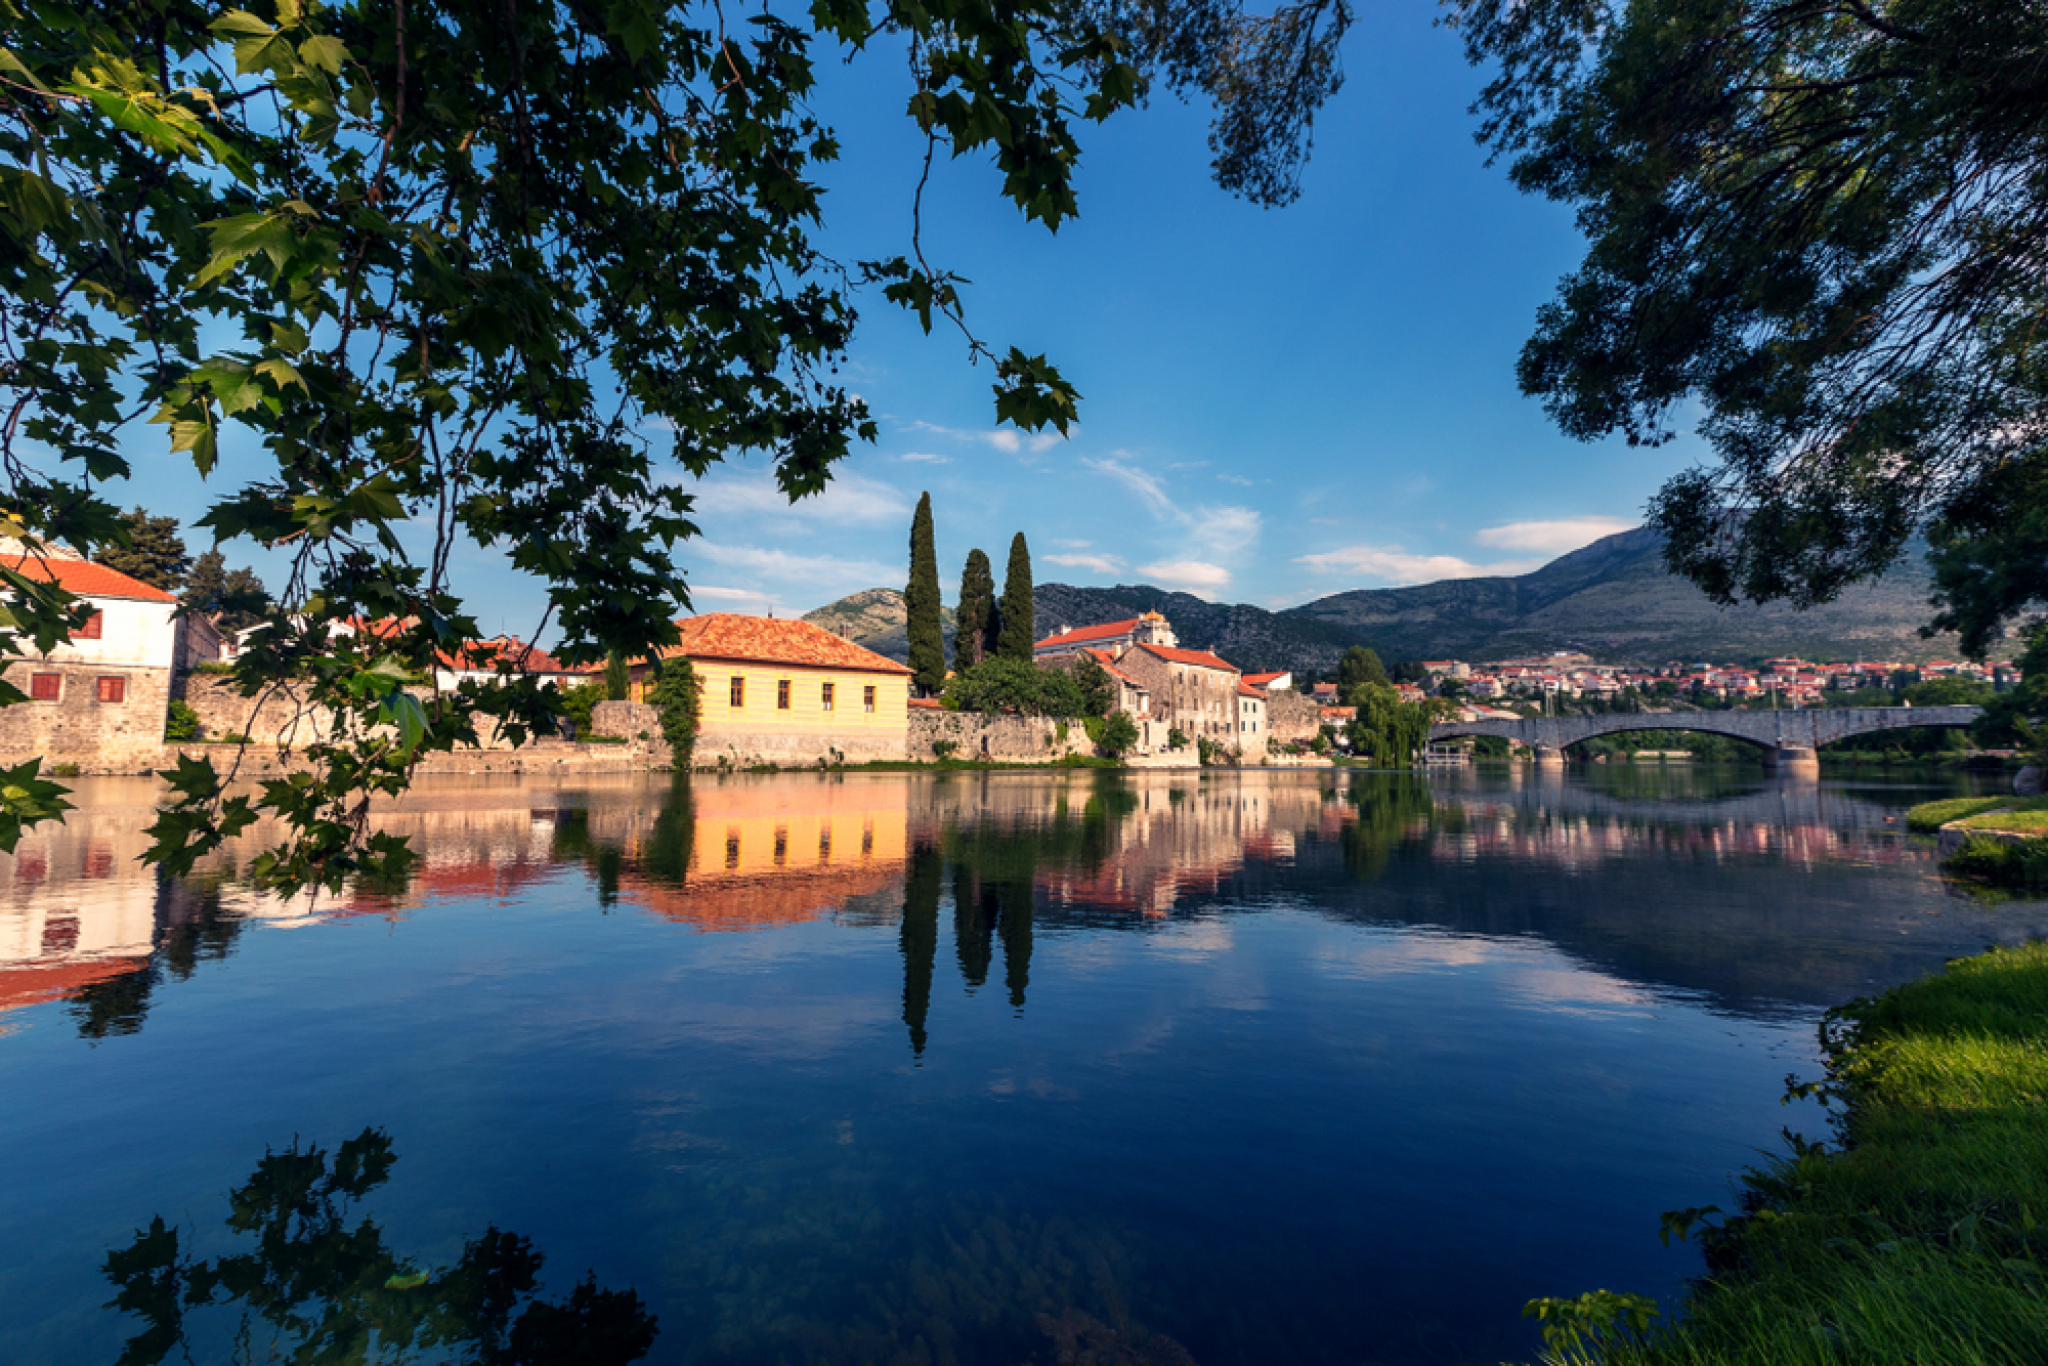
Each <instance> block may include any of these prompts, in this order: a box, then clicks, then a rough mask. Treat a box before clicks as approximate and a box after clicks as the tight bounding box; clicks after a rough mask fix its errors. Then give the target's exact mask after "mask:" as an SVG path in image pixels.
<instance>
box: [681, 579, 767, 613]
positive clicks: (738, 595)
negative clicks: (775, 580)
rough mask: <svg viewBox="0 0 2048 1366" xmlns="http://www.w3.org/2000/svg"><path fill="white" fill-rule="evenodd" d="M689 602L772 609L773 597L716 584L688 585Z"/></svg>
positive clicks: (754, 591)
mask: <svg viewBox="0 0 2048 1366" xmlns="http://www.w3.org/2000/svg"><path fill="white" fill-rule="evenodd" d="M690 601H691V602H693V603H694V602H726V603H731V604H732V605H733V606H735V607H756V608H759V607H773V606H774V605H775V595H774V594H773V593H764V592H762V591H761V590H760V589H758V588H721V587H719V586H718V585H716V584H709V583H693V584H691V585H690Z"/></svg>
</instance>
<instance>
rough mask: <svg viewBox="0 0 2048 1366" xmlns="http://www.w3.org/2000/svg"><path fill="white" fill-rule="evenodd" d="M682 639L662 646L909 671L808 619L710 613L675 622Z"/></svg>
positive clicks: (695, 653) (689, 653)
mask: <svg viewBox="0 0 2048 1366" xmlns="http://www.w3.org/2000/svg"><path fill="white" fill-rule="evenodd" d="M676 626H677V628H678V629H679V630H681V631H682V633H683V643H682V644H680V645H671V646H668V647H667V648H665V649H663V650H662V652H661V653H662V656H663V657H664V658H667V657H669V656H672V655H683V656H686V657H687V658H690V659H729V660H735V661H739V662H743V663H762V664H796V665H801V666H804V667H807V668H813V669H852V670H856V671H858V672H861V673H875V674H907V673H909V672H910V670H909V669H906V668H904V667H903V666H902V665H901V664H898V663H897V662H896V661H895V660H893V659H889V658H887V657H885V656H883V655H878V654H876V653H875V652H874V651H873V650H867V649H863V648H861V647H860V646H858V645H856V644H854V643H853V642H852V641H850V640H846V639H843V638H842V637H839V636H835V635H833V634H832V633H831V632H830V631H827V630H826V629H824V628H823V627H822V626H813V625H812V624H811V623H810V622H808V621H795V620H785V619H782V618H777V617H743V616H740V615H738V614H737V613H733V612H707V613H705V614H704V615H703V616H700V617H689V618H687V619H685V620H683V621H679V622H677V623H676Z"/></svg>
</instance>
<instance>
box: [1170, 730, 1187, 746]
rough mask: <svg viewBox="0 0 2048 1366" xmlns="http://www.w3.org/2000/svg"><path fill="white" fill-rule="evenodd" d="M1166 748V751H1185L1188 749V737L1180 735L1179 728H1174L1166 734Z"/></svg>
mask: <svg viewBox="0 0 2048 1366" xmlns="http://www.w3.org/2000/svg"><path fill="white" fill-rule="evenodd" d="M1166 747H1167V748H1168V749H1186V748H1187V747H1188V737H1187V736H1185V735H1183V734H1181V732H1180V729H1179V727H1175V728H1174V729H1172V730H1169V731H1168V732H1166Z"/></svg>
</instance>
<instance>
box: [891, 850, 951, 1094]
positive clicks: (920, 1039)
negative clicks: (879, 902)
mask: <svg viewBox="0 0 2048 1366" xmlns="http://www.w3.org/2000/svg"><path fill="white" fill-rule="evenodd" d="M945 878H946V861H945V859H944V858H943V857H942V856H941V855H940V853H939V851H938V850H937V849H936V848H934V847H933V846H931V845H928V844H926V845H920V846H918V847H917V849H915V850H914V851H912V853H911V855H910V872H909V874H908V875H907V876H906V877H905V878H904V880H903V930H902V933H901V934H900V936H899V937H898V942H899V943H900V944H901V945H902V948H903V1023H904V1024H906V1025H908V1026H909V1027H910V1050H911V1052H913V1053H915V1054H916V1055H917V1056H918V1057H923V1056H924V1043H925V1032H924V1022H925V1016H926V1014H927V1013H928V1012H929V1011H930V1010H931V1004H932V968H933V964H934V961H935V960H936V959H937V957H938V953H939V890H940V888H941V886H942V885H943V884H944V882H945Z"/></svg>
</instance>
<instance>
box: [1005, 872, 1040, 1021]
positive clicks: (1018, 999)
mask: <svg viewBox="0 0 2048 1366" xmlns="http://www.w3.org/2000/svg"><path fill="white" fill-rule="evenodd" d="M1031 911H1032V885H1031V882H1030V880H1028V879H1026V880H1024V881H1019V882H1012V883H1009V884H1007V885H1005V886H1004V888H1003V914H1002V919H1001V920H1000V921H999V922H998V924H999V925H1000V927H1001V929H1002V935H1003V985H1005V986H1007V987H1008V988H1009V989H1010V1004H1011V1005H1012V1006H1014V1007H1016V1008H1017V1009H1018V1010H1022V1009H1024V989H1025V988H1026V987H1027V986H1029V985H1030V984H1031Z"/></svg>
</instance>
